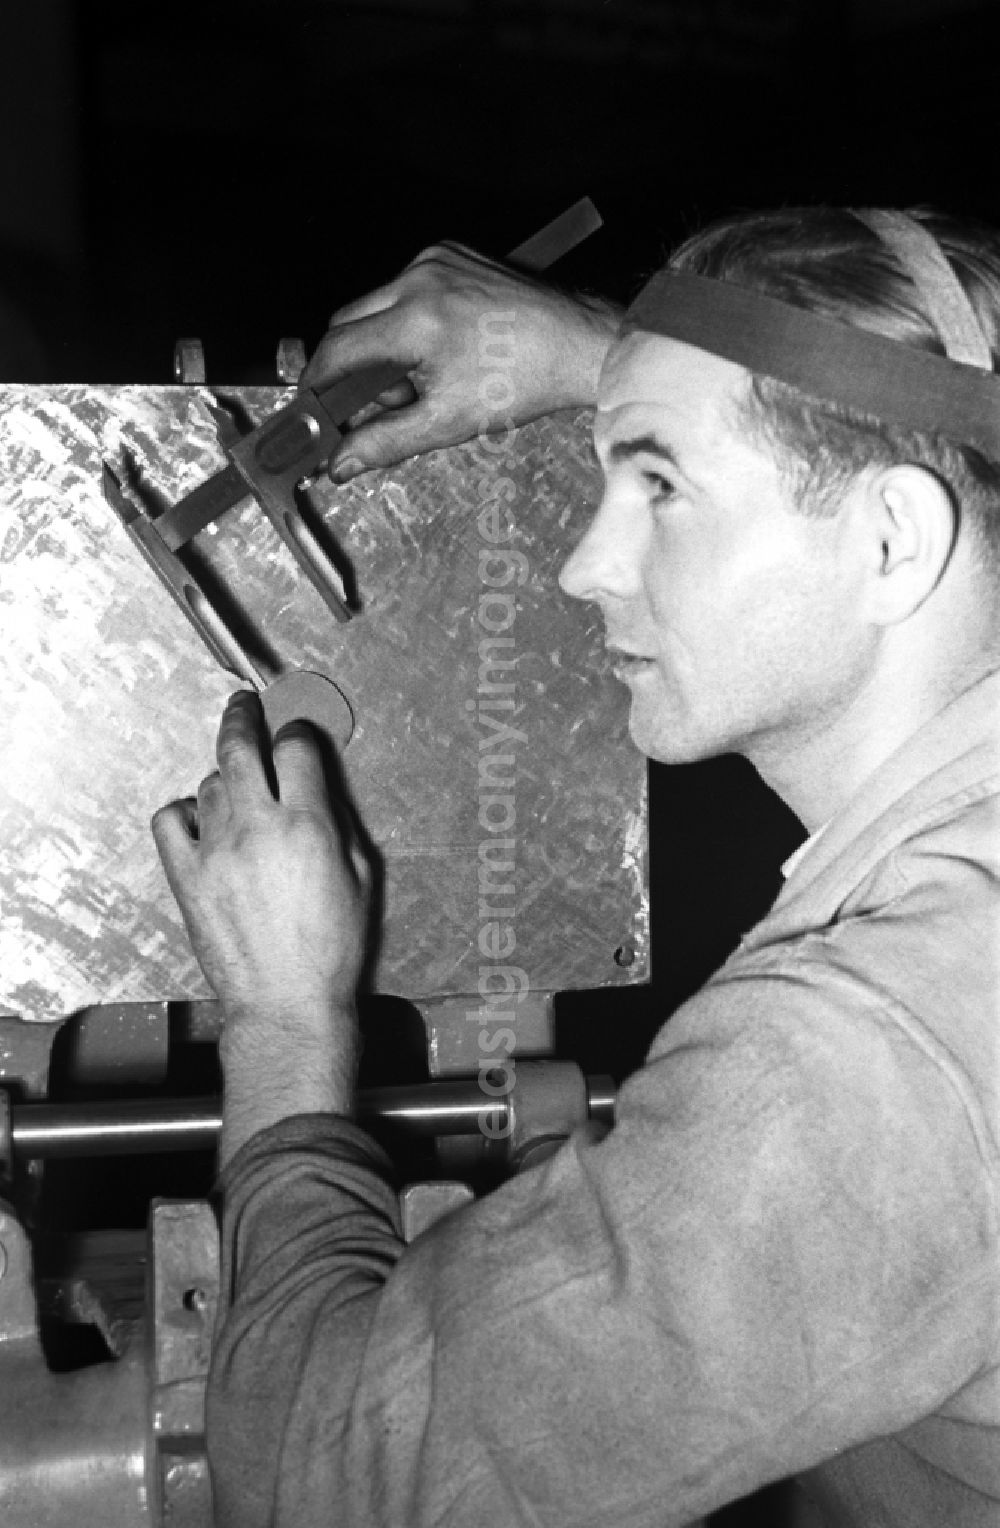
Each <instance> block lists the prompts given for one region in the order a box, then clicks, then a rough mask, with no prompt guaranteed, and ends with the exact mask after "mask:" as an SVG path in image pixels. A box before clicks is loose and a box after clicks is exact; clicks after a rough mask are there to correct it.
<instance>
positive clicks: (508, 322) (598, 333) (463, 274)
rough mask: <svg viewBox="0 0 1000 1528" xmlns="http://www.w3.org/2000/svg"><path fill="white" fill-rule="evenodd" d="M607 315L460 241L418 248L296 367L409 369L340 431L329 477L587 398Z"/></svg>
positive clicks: (313, 375) (335, 372)
mask: <svg viewBox="0 0 1000 1528" xmlns="http://www.w3.org/2000/svg"><path fill="white" fill-rule="evenodd" d="M619 319H620V313H619V311H618V310H617V309H615V308H613V307H612V306H611V305H610V304H609V303H604V302H602V301H600V300H597V299H580V298H572V297H567V296H565V295H564V294H563V293H561V292H558V291H554V290H553V289H552V288H550V287H546V286H544V285H542V283H541V282H539V281H536V280H534V279H532V278H531V277H530V276H525V275H521V274H520V273H518V272H516V271H514V270H511V269H510V268H509V267H507V266H503V265H499V264H497V263H496V262H494V261H492V260H488V259H487V258H486V257H485V256H483V255H478V254H476V253H475V252H474V251H473V250H470V249H465V248H463V247H462V246H461V245H457V244H436V245H433V246H432V247H431V248H430V249H425V250H424V251H423V252H422V253H421V254H419V255H418V256H417V258H416V259H415V260H414V261H412V262H411V264H410V265H408V266H407V267H406V269H405V270H404V271H403V272H402V274H401V275H400V276H398V277H397V278H396V280H395V281H391V282H389V283H388V285H386V286H382V287H378V288H377V289H376V290H375V291H374V292H371V293H370V294H369V295H368V296H367V297H362V298H360V299H359V300H358V301H357V302H353V303H349V304H348V305H347V307H344V308H340V309H339V310H338V311H337V312H336V313H335V314H334V315H333V317H332V318H331V320H330V327H329V329H328V330H327V332H326V334H325V335H324V337H323V339H322V340H321V341H320V343H319V345H318V347H317V349H316V352H315V354H314V355H313V357H312V359H311V361H310V362H309V365H308V366H307V367H306V370H305V372H304V373H303V375H302V384H303V385H304V386H308V387H325V386H326V385H328V384H329V383H331V382H336V381H339V379H340V378H341V377H344V376H349V375H350V373H351V372H353V371H357V370H358V369H359V367H361V366H365V365H371V364H372V363H374V362H377V361H391V362H395V363H398V364H399V365H400V367H405V368H406V369H407V371H408V373H409V377H410V381H409V382H406V381H404V382H402V383H400V384H399V385H398V386H396V387H394V388H392V389H390V390H389V391H388V392H386V393H383V394H381V395H380V397H379V400H378V402H379V404H380V405H381V409H380V412H379V413H378V414H377V415H376V416H375V417H374V418H370V417H367V416H366V414H362V415H361V416H360V417H359V418H358V421H357V423H356V425H355V427H354V428H352V429H350V430H349V432H348V433H347V434H346V435H345V438H344V440H343V442H342V443H341V445H340V447H339V448H338V450H337V452H336V453H335V455H334V456H333V458H332V459H331V462H330V475H331V477H333V478H334V480H335V481H336V482H346V481H347V480H348V479H349V478H352V477H355V476H356V475H357V474H358V473H359V472H364V471H367V470H368V469H369V468H372V467H388V466H393V465H394V464H395V463H396V462H400V461H402V460H404V458H406V457H408V456H415V455H417V454H418V453H420V452H423V451H432V450H435V449H437V448H438V447H440V446H450V445H455V444H457V443H458V442H459V441H463V440H470V439H471V438H472V437H473V436H474V435H477V434H479V433H486V432H489V431H496V430H503V429H505V428H506V427H507V426H508V425H509V424H510V423H513V424H524V423H525V422H526V421H527V420H529V419H535V418H537V417H538V416H539V415H540V414H548V413H551V411H552V410H553V409H558V408H568V407H572V406H574V405H582V404H588V403H593V401H594V399H595V398H596V396H597V379H598V375H599V373H600V369H601V364H602V362H603V360H604V356H605V354H606V352H607V349H608V346H609V345H610V343H611V341H612V340H613V339H614V337H615V334H616V332H617V329H618V323H619ZM490 379H491V380H490ZM505 383H506V385H505ZM508 400H509V401H508Z"/></svg>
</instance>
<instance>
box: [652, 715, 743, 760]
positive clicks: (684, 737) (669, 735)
mask: <svg viewBox="0 0 1000 1528" xmlns="http://www.w3.org/2000/svg"><path fill="white" fill-rule="evenodd" d="M636 709H637V708H636V706H635V703H634V702H633V704H632V709H631V711H630V713H629V726H628V730H629V736H630V737H631V739H632V741H633V743H634V744H635V746H636V748H638V750H639V752H640V753H644V754H645V755H646V757H647V759H652V760H653V762H654V763H656V764H698V763H700V762H701V761H702V760H703V759H715V758H718V757H719V755H720V754H723V753H728V752H730V750H731V746H732V745H731V744H730V745H728V746H727V745H726V744H725V743H715V742H712V741H710V740H708V739H706V738H699V737H697V736H696V735H694V734H693V733H692V732H691V730H690V728H685V727H684V726H683V725H682V724H681V723H680V721H676V722H673V721H671V720H669V719H668V718H666V717H662V716H660V717H657V718H655V720H653V721H651V720H650V719H649V718H648V717H643V716H642V714H641V712H640V713H639V714H638V715H637V714H636Z"/></svg>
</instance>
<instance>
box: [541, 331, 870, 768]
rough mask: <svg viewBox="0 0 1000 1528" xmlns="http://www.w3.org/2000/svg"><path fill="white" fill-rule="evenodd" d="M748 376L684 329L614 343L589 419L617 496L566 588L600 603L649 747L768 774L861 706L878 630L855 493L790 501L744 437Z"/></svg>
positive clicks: (611, 494)
mask: <svg viewBox="0 0 1000 1528" xmlns="http://www.w3.org/2000/svg"><path fill="white" fill-rule="evenodd" d="M747 382H748V378H747V374H746V372H744V371H743V370H742V369H741V368H739V367H737V366H735V365H733V364H731V363H730V362H728V361H722V360H719V359H717V358H716V357H714V356H710V355H708V354H706V353H705V352H704V351H700V350H697V349H695V348H694V347H692V346H689V345H684V344H680V343H678V342H676V341H673V340H668V339H662V338H659V337H655V336H651V335H648V334H643V333H635V334H632V335H629V336H627V337H626V338H625V339H623V340H621V341H619V342H618V343H617V344H616V345H615V346H614V347H613V349H612V351H611V353H610V355H609V356H608V359H607V361H606V363H605V367H604V370H603V372H602V375H601V383H600V389H599V393H598V404H597V417H596V421H595V425H594V440H595V445H596V448H597V453H598V456H599V458H600V461H601V465H602V467H603V469H604V476H605V489H604V496H603V498H602V500H601V503H600V506H599V507H598V510H597V513H596V515H595V517H594V520H593V522H592V524H591V526H590V528H589V529H588V531H587V533H586V534H585V536H584V537H583V539H582V541H581V542H580V543H579V545H578V546H577V547H576V549H575V551H574V552H573V553H572V555H571V556H570V558H569V560H568V561H567V563H566V564H565V566H564V568H563V570H562V573H561V575H560V583H561V584H562V586H563V588H564V589H565V590H566V591H567V593H569V594H572V595H574V596H576V597H577V598H580V599H590V600H594V601H596V603H597V604H598V605H599V606H600V608H601V611H602V613H603V615H604V620H605V626H606V629H607V644H608V647H609V649H610V650H611V652H612V654H613V656H614V658H615V672H616V673H617V674H618V676H619V677H620V678H621V679H622V680H623V681H624V683H625V684H627V685H628V687H629V689H630V690H631V692H632V710H631V718H630V730H631V733H632V737H633V739H634V740H635V742H636V744H637V745H638V747H639V748H641V749H642V750H643V752H644V753H647V754H649V755H650V756H651V757H652V758H656V759H661V760H663V761H664V762H666V763H681V762H687V761H690V760H694V759H700V758H706V757H710V756H712V755H714V754H719V753H725V752H729V751H737V752H742V753H745V754H746V755H747V756H748V757H749V758H751V759H753V760H754V762H755V763H758V765H760V766H761V767H762V768H763V770H764V772H765V773H767V770H766V764H767V762H768V760H769V759H771V758H774V757H776V756H777V757H783V756H784V754H785V753H786V752H787V750H788V749H790V748H794V747H795V746H796V742H797V741H800V742H801V741H802V740H804V739H809V740H811V742H812V743H813V744H814V743H815V740H816V737H817V733H818V732H822V730H823V728H824V726H825V725H827V724H830V725H832V724H835V722H836V720H837V719H838V717H839V716H841V715H842V714H843V712H844V710H845V708H847V707H849V706H850V703H851V700H852V697H855V696H856V695H857V693H858V690H859V686H860V687H863V685H864V683H865V679H866V676H867V675H868V674H869V672H870V667H871V662H872V647H871V644H872V641H873V635H872V633H871V632H870V631H869V630H867V629H866V628H865V626H864V624H863V622H862V621H861V620H860V617H859V615H858V589H859V580H860V576H861V556H860V552H859V550H858V545H859V543H858V538H857V537H856V536H852V524H853V520H854V516H853V514H852V509H851V502H850V497H849V496H848V499H847V500H846V501H845V504H844V506H843V507H842V508H841V510H840V512H839V513H838V514H836V515H834V516H832V517H830V518H827V519H819V518H808V517H806V516H804V515H801V514H799V513H797V512H795V509H794V505H793V500H792V498H791V494H790V491H789V489H788V487H787V485H786V484H785V483H784V482H783V481H782V479H781V476H780V473H779V469H778V466H777V464H776V462H775V460H774V458H773V457H772V456H771V454H770V452H769V451H768V450H767V449H766V447H765V446H764V445H756V444H754V442H753V441H752V440H751V439H750V438H749V437H748V435H747V434H746V432H745V430H743V431H741V426H740V419H739V413H738V406H739V402H740V400H741V399H742V398H743V397H744V396H745V392H746V387H747ZM776 750H777V754H776V752H775V751H776Z"/></svg>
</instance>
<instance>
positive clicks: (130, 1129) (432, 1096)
mask: <svg viewBox="0 0 1000 1528" xmlns="http://www.w3.org/2000/svg"><path fill="white" fill-rule="evenodd" d="M587 1087H588V1101H589V1106H590V1114H591V1117H592V1118H595V1119H604V1120H606V1121H610V1120H613V1118H614V1084H613V1083H612V1081H611V1079H610V1078H605V1077H591V1078H588V1079H587ZM515 1107H516V1104H515ZM484 1112H486V1113H488V1115H489V1118H490V1133H491V1135H497V1134H502V1132H503V1131H504V1129H505V1128H506V1125H507V1123H508V1118H507V1102H506V1100H505V1099H504V1098H494V1097H493V1096H492V1095H489V1094H487V1093H484V1092H483V1090H482V1089H481V1088H480V1086H479V1084H478V1083H477V1082H476V1081H475V1080H474V1079H472V1080H466V1079H461V1080H456V1081H447V1082H427V1083H413V1084H409V1085H407V1086H404V1087H394V1088H367V1089H362V1090H361V1091H360V1093H359V1094H358V1117H359V1119H361V1120H382V1121H385V1122H386V1123H390V1124H393V1125H399V1126H400V1127H401V1128H403V1129H405V1130H408V1131H411V1132H413V1133H414V1134H416V1135H476V1134H477V1133H478V1132H479V1130H480V1127H481V1121H482V1117H483V1114H484ZM221 1126H222V1100H221V1099H219V1098H130V1099H114V1100H101V1101H99V1102H87V1103H43V1104H14V1105H12V1106H11V1109H10V1137H11V1139H10V1144H11V1147H12V1149H13V1152H14V1154H15V1155H18V1156H21V1157H39V1158H50V1159H51V1158H54V1157H106V1156H139V1155H144V1154H151V1153H154V1152H176V1151H199V1150H211V1148H212V1147H213V1146H214V1145H215V1143H216V1140H217V1138H218V1134H219V1130H220V1128H221Z"/></svg>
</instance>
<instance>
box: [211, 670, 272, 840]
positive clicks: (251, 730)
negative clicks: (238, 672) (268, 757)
mask: <svg viewBox="0 0 1000 1528" xmlns="http://www.w3.org/2000/svg"><path fill="white" fill-rule="evenodd" d="M265 740H266V734H265V730H264V713H263V710H262V709H261V704H260V700H259V699H258V697H257V696H256V695H255V694H253V692H252V691H250V690H237V691H236V693H235V694H234V695H230V697H229V700H228V702H227V704H226V709H225V711H223V713H222V721H221V722H220V723H219V735H218V738H217V740H216V744H215V757H216V760H217V761H218V765H219V777H220V778H221V782H222V784H223V785H224V786H225V789H226V793H227V796H228V801H229V805H230V806H231V807H232V808H233V810H234V811H252V810H253V809H254V808H255V807H256V806H259V805H261V804H262V803H264V802H269V801H271V800H272V799H273V798H272V796H271V788H270V786H269V785H268V782H267V771H266V769H265V767H264V757H263V748H264V746H265ZM212 778H213V777H212V776H209V780H211V779H212ZM206 784H208V781H205V782H203V785H202V789H204V788H205V785H206ZM214 805H215V801H214V798H211V799H210V806H214ZM200 809H201V796H200V795H199V811H200Z"/></svg>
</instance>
